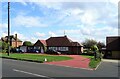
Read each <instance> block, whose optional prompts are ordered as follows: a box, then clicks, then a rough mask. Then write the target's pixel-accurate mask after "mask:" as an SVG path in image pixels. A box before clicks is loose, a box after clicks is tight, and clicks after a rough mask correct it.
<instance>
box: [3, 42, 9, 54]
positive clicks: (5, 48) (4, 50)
mask: <svg viewBox="0 0 120 79" xmlns="http://www.w3.org/2000/svg"><path fill="white" fill-rule="evenodd" d="M7 49H8V43H6V42H2V52H6V51H7Z"/></svg>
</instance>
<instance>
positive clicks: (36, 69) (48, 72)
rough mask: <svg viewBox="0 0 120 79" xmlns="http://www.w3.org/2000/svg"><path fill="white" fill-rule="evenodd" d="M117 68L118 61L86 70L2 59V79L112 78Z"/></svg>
mask: <svg viewBox="0 0 120 79" xmlns="http://www.w3.org/2000/svg"><path fill="white" fill-rule="evenodd" d="M118 68H119V66H118V63H111V62H104V61H103V62H102V63H101V65H100V66H99V67H98V69H97V70H86V69H81V68H72V67H64V66H56V65H49V64H44V63H35V62H28V61H20V60H12V59H2V76H3V79H5V77H7V79H9V78H10V79H24V77H25V79H31V77H38V79H41V78H44V79H60V78H61V79H64V78H65V79H66V78H67V79H76V78H77V79H80V77H88V78H92V79H94V78H93V77H112V79H113V77H115V78H116V77H118ZM11 77H14V78H11ZM18 77H20V78H18ZM28 77H29V78H28ZM63 77H64V78H63ZM68 77H69V78H68ZM88 78H87V79H88ZM33 79H36V78H33ZM83 79H84V78H83ZM103 79H104V78H103ZM108 79H111V78H108Z"/></svg>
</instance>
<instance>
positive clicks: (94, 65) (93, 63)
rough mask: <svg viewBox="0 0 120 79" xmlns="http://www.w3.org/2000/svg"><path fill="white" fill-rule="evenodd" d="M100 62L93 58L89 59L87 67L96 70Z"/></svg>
mask: <svg viewBox="0 0 120 79" xmlns="http://www.w3.org/2000/svg"><path fill="white" fill-rule="evenodd" d="M100 62H101V60H100V59H96V60H95V59H94V58H91V60H90V63H89V66H90V68H96V67H97V66H98V64H99V63H100Z"/></svg>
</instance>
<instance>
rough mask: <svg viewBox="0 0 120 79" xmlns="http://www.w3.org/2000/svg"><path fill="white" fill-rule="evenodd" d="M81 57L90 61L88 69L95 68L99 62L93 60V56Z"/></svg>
mask: <svg viewBox="0 0 120 79" xmlns="http://www.w3.org/2000/svg"><path fill="white" fill-rule="evenodd" d="M81 56H83V57H86V58H89V59H90V63H89V67H90V68H96V67H97V65H98V64H99V63H100V62H101V60H100V59H97V60H95V59H94V56H89V55H81Z"/></svg>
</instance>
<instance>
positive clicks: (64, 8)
mask: <svg viewBox="0 0 120 79" xmlns="http://www.w3.org/2000/svg"><path fill="white" fill-rule="evenodd" d="M117 1H118V0H107V1H106V2H87V1H86V2H79V1H78V2H69V1H67V2H63V1H61V2H60V1H59V2H57V1H56V2H47V1H45V0H42V1H41V2H32V1H31V2H29V1H28V2H24V0H19V1H18V2H11V3H10V5H11V6H10V20H11V29H10V31H11V32H10V33H11V34H16V33H17V34H18V37H19V39H21V40H22V41H25V40H29V41H31V42H33V43H34V42H36V41H37V40H38V39H47V38H49V37H51V36H64V32H65V34H66V35H67V36H68V37H69V38H70V39H72V40H73V41H78V42H82V41H84V40H85V39H95V40H97V41H101V42H105V41H106V36H117V35H118V2H117ZM1 4H2V5H1ZM0 19H2V20H1V21H0V37H2V36H6V35H7V3H6V2H2V3H0Z"/></svg>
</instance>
